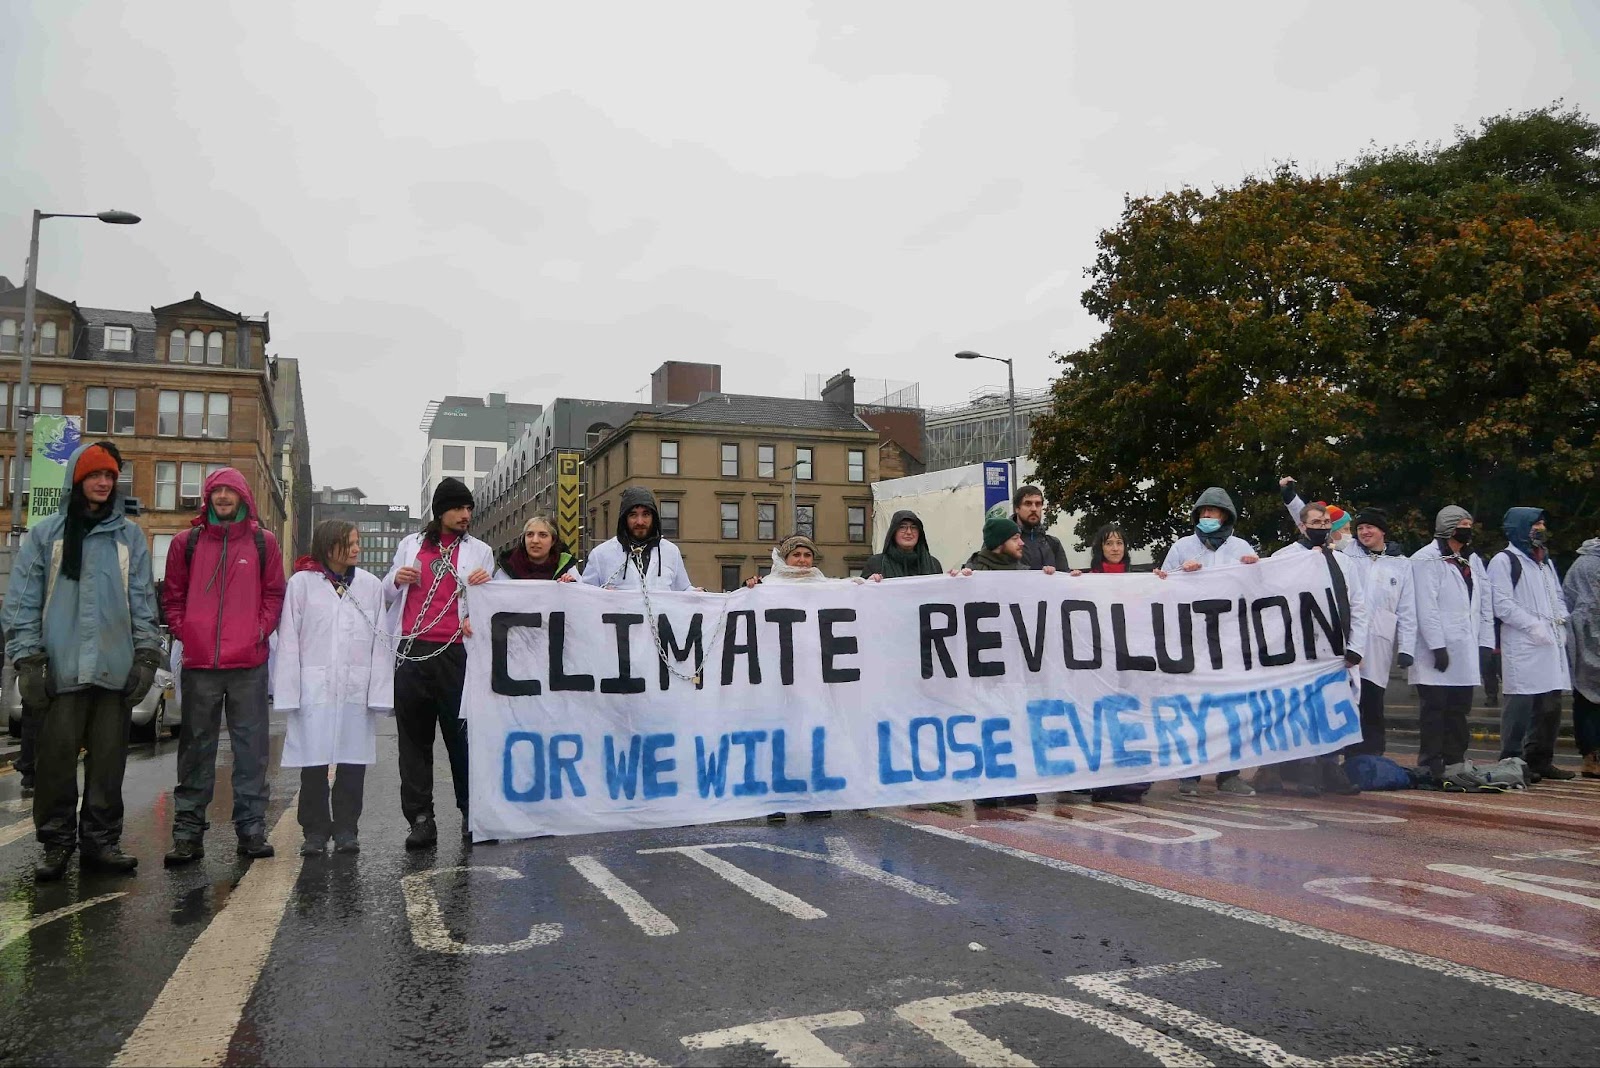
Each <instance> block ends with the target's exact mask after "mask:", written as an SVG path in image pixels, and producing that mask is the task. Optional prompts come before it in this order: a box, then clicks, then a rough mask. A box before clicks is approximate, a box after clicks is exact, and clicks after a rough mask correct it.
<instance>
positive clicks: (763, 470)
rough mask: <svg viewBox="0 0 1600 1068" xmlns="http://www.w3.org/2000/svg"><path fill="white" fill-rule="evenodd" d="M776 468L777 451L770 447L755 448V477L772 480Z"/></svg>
mask: <svg viewBox="0 0 1600 1068" xmlns="http://www.w3.org/2000/svg"><path fill="white" fill-rule="evenodd" d="M777 468H778V450H777V448H776V447H774V446H772V445H757V446H756V477H757V478H772V477H773V475H774V473H775V472H776V471H777Z"/></svg>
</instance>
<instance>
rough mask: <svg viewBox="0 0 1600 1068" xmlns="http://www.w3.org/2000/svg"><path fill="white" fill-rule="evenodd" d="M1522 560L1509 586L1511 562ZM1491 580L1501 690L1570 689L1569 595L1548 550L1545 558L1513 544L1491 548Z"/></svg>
mask: <svg viewBox="0 0 1600 1068" xmlns="http://www.w3.org/2000/svg"><path fill="white" fill-rule="evenodd" d="M1506 553H1516V554H1517V556H1518V557H1519V558H1520V559H1521V561H1522V578H1521V580H1520V581H1518V582H1517V587H1516V589H1514V590H1513V589H1512V588H1511V561H1510V560H1509V559H1508V558H1507V557H1506ZM1489 582H1490V584H1491V585H1492V586H1493V588H1494V615H1495V618H1497V619H1499V620H1500V674H1501V679H1502V690H1503V692H1505V693H1507V694H1514V693H1549V692H1551V691H1552V690H1570V689H1572V671H1571V665H1570V664H1569V663H1568V662H1567V599H1566V595H1565V594H1563V593H1562V592H1561V579H1560V578H1559V577H1558V576H1557V575H1556V567H1555V565H1554V564H1552V563H1551V562H1550V558H1549V556H1548V555H1546V557H1545V561H1544V563H1542V564H1540V563H1536V562H1535V561H1534V559H1533V557H1531V556H1529V555H1528V554H1527V553H1525V552H1523V551H1522V550H1521V549H1519V548H1517V547H1516V546H1515V545H1510V546H1507V547H1506V551H1505V552H1503V553H1495V556H1494V559H1493V560H1491V561H1489Z"/></svg>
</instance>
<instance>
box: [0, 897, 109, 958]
mask: <svg viewBox="0 0 1600 1068" xmlns="http://www.w3.org/2000/svg"><path fill="white" fill-rule="evenodd" d="M127 896H128V893H127V891H126V890H119V891H118V892H117V893H115V894H101V895H100V896H99V897H91V898H89V899H87V900H85V901H77V902H74V903H73V904H71V905H67V906H66V907H64V908H59V909H55V910H54V911H52V912H46V913H45V914H44V915H42V916H34V917H31V918H30V917H29V916H28V905H27V904H26V903H25V902H21V901H0V949H4V948H5V947H6V946H9V945H10V944H11V943H13V942H15V941H16V940H17V939H19V938H21V937H22V936H23V935H25V934H27V933H28V932H30V931H36V930H38V929H39V928H40V927H43V926H44V925H45V924H47V923H54V922H55V921H56V920H64V919H66V918H67V917H68V916H75V915H77V914H78V913H80V912H82V911H83V910H84V909H86V908H91V907H93V906H95V905H99V904H102V903H104V902H107V901H115V900H116V899H117V898H119V897H127Z"/></svg>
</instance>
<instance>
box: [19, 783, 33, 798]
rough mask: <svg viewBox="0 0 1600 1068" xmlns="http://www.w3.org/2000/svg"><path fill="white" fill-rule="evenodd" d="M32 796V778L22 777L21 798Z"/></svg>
mask: <svg viewBox="0 0 1600 1068" xmlns="http://www.w3.org/2000/svg"><path fill="white" fill-rule="evenodd" d="M32 796H33V780H32V779H23V780H22V797H23V799H24V800H26V799H27V798H30V797H32Z"/></svg>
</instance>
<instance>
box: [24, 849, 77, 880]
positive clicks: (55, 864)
mask: <svg viewBox="0 0 1600 1068" xmlns="http://www.w3.org/2000/svg"><path fill="white" fill-rule="evenodd" d="M71 859H72V847H71V846H69V845H53V846H45V847H44V856H42V857H40V858H39V863H37V864H35V865H34V866H33V877H34V878H35V879H38V880H39V881H40V882H41V883H53V882H55V881H56V880H57V879H59V878H61V877H62V876H63V875H65V874H66V873H67V862H68V861H70V860H71Z"/></svg>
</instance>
